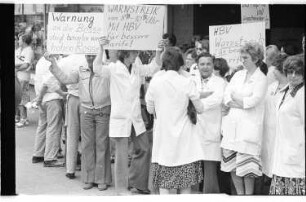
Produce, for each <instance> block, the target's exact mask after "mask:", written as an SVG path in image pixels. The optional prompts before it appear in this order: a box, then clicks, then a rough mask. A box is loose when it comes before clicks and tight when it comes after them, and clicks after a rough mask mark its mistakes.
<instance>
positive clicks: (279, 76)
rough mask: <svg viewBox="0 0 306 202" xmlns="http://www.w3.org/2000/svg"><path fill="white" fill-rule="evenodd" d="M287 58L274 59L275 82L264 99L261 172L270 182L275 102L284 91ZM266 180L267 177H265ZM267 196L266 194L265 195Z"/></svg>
mask: <svg viewBox="0 0 306 202" xmlns="http://www.w3.org/2000/svg"><path fill="white" fill-rule="evenodd" d="M287 57H288V56H287V55H286V54H279V55H278V56H276V57H275V58H274V62H273V63H271V65H273V67H274V69H273V77H274V79H275V82H273V83H271V84H270V85H269V87H268V90H267V94H266V98H265V116H264V129H263V138H262V150H261V157H262V172H263V173H264V175H265V176H267V177H268V181H270V182H271V178H272V173H271V171H272V165H273V161H274V159H273V152H274V145H275V136H276V120H275V117H276V102H277V100H278V99H279V98H280V97H281V96H282V93H281V92H282V89H284V88H285V87H286V86H287V84H288V80H287V78H286V75H285V73H284V71H283V63H284V61H285V60H286V58H287ZM265 176H264V178H266V179H267V177H265ZM265 194H267V193H265Z"/></svg>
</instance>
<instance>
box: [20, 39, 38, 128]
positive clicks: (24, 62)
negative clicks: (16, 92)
mask: <svg viewBox="0 0 306 202" xmlns="http://www.w3.org/2000/svg"><path fill="white" fill-rule="evenodd" d="M31 42H32V37H31V35H29V34H23V35H20V36H19V48H18V49H17V50H16V51H15V71H16V74H17V78H18V80H19V82H20V86H21V89H22V99H21V103H20V104H19V107H18V109H17V112H16V122H17V123H16V126H17V127H23V126H25V125H27V124H29V121H28V119H27V109H26V107H25V104H26V103H28V102H29V101H30V92H29V82H30V78H31V75H30V72H28V70H29V68H30V67H31V64H32V62H33V59H34V51H33V49H32V48H31Z"/></svg>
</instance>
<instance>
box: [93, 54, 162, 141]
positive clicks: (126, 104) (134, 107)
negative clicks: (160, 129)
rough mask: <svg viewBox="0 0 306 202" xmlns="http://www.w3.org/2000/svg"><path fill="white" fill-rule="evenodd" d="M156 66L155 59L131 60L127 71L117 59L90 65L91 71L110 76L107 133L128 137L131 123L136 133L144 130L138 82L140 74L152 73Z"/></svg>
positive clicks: (157, 68)
mask: <svg viewBox="0 0 306 202" xmlns="http://www.w3.org/2000/svg"><path fill="white" fill-rule="evenodd" d="M159 69H160V66H158V65H157V63H156V62H155V60H153V61H152V62H151V63H150V64H148V65H135V64H133V66H132V70H131V73H129V71H128V69H127V67H126V66H125V65H124V64H123V63H122V62H121V61H119V60H118V61H117V62H116V63H110V64H109V65H108V66H102V65H96V66H94V72H95V73H97V74H100V75H101V76H105V77H109V78H110V98H111V114H110V123H109V136H110V137H129V136H130V135H131V128H132V124H133V126H134V128H135V132H136V136H138V135H140V134H142V133H144V132H145V131H146V128H145V125H144V122H143V119H142V116H141V108H140V99H139V98H140V86H141V83H142V77H144V76H152V75H153V74H154V73H155V72H157V71H158V70H159ZM101 93H103V92H101Z"/></svg>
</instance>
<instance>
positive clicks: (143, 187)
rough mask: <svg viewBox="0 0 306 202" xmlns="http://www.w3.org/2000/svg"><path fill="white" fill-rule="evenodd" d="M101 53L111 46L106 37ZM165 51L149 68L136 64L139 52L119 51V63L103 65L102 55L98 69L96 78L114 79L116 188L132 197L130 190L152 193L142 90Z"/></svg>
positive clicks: (112, 131)
mask: <svg viewBox="0 0 306 202" xmlns="http://www.w3.org/2000/svg"><path fill="white" fill-rule="evenodd" d="M99 41H100V53H103V46H104V45H106V44H108V43H109V40H108V39H107V38H106V37H101V38H100V40H99ZM163 47H164V42H163V41H161V42H160V43H159V45H158V50H157V51H156V57H155V59H154V60H153V61H152V62H151V63H150V64H148V65H140V64H135V59H136V57H137V55H138V51H135V50H119V51H118V60H117V61H116V62H115V63H110V64H109V65H107V66H105V65H102V54H99V55H98V57H97V60H96V61H95V62H96V63H95V65H94V72H95V74H98V75H100V76H101V77H103V78H104V77H105V78H108V79H110V96H111V101H112V103H111V104H112V109H111V114H110V131H109V136H110V137H111V138H113V139H114V140H115V145H116V155H115V156H116V157H115V188H116V191H118V192H121V193H122V194H128V193H129V192H128V189H129V188H136V190H138V191H139V192H140V193H150V190H149V189H148V181H149V170H150V159H151V151H150V150H151V149H150V144H149V138H148V135H147V134H146V128H145V124H144V121H143V119H142V116H141V105H140V99H139V97H140V95H139V93H140V87H141V84H142V82H141V81H142V77H145V76H152V75H153V74H154V73H155V72H157V71H159V70H160V68H161V60H160V54H161V50H162V49H163ZM130 136H131V138H132V141H133V145H134V148H133V150H134V151H133V157H132V161H131V165H130V168H128V138H129V137H130Z"/></svg>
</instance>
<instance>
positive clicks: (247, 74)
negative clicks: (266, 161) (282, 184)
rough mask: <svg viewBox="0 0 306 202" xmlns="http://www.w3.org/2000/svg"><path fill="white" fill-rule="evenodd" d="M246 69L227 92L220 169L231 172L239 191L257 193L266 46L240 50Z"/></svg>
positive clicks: (251, 45) (236, 75)
mask: <svg viewBox="0 0 306 202" xmlns="http://www.w3.org/2000/svg"><path fill="white" fill-rule="evenodd" d="M240 55H241V60H242V63H243V66H244V69H243V70H240V71H238V72H237V73H236V74H235V75H234V76H233V78H232V79H231V81H230V83H229V84H228V85H227V87H226V90H225V93H224V104H225V105H226V106H228V107H230V111H229V113H228V115H227V116H228V117H227V119H226V121H224V122H223V139H222V142H221V147H222V148H223V159H222V163H221V170H222V171H224V172H231V175H232V179H233V182H234V185H235V187H236V191H237V194H239V195H245V194H246V195H249V194H253V193H254V181H255V177H258V176H261V175H262V172H261V160H260V151H261V138H262V127H263V118H264V102H263V100H264V97H265V95H266V91H267V78H266V76H265V75H264V73H263V72H262V71H261V70H260V67H259V66H257V65H256V64H258V63H259V62H260V60H261V58H263V47H262V46H261V45H260V44H258V43H246V44H245V45H244V46H243V47H242V48H241V49H240Z"/></svg>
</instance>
